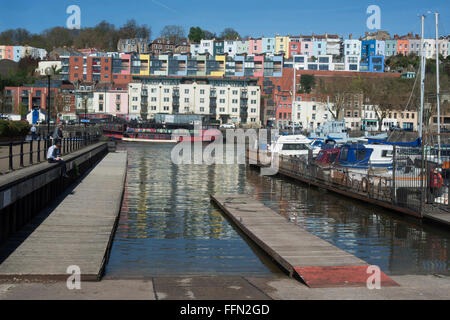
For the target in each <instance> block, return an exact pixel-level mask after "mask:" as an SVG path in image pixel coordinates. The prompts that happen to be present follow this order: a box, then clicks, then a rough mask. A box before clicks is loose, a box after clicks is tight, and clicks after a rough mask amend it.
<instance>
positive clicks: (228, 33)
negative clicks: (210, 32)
mask: <svg viewBox="0 0 450 320" xmlns="http://www.w3.org/2000/svg"><path fill="white" fill-rule="evenodd" d="M240 38H241V36H240V35H239V33H238V32H237V31H236V30H234V29H233V28H226V29H225V30H223V31H222V33H221V34H220V39H222V40H239V39H240Z"/></svg>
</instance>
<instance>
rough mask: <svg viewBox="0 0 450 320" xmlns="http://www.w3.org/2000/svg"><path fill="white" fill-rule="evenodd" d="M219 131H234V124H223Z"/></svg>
mask: <svg viewBox="0 0 450 320" xmlns="http://www.w3.org/2000/svg"><path fill="white" fill-rule="evenodd" d="M220 128H221V129H236V125H235V124H234V123H224V124H222V125H221V126H220Z"/></svg>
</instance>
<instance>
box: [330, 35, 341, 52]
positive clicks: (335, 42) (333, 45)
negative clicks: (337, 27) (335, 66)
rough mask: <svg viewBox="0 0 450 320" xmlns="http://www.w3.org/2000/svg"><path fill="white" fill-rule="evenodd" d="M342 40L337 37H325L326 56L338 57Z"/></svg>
mask: <svg viewBox="0 0 450 320" xmlns="http://www.w3.org/2000/svg"><path fill="white" fill-rule="evenodd" d="M341 43H342V40H341V39H340V38H339V37H330V36H327V55H332V56H339V55H340V54H341Z"/></svg>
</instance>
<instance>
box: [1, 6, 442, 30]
mask: <svg viewBox="0 0 450 320" xmlns="http://www.w3.org/2000/svg"><path fill="white" fill-rule="evenodd" d="M70 5H78V6H79V7H80V9H81V26H82V27H92V26H95V25H96V24H98V23H99V22H100V21H102V20H106V21H107V22H109V23H113V24H114V25H115V26H116V27H120V26H122V25H123V24H125V23H126V21H127V20H129V19H135V20H136V21H137V23H138V24H147V25H148V26H150V27H151V29H152V38H156V37H158V36H159V34H160V31H161V29H162V28H163V27H164V26H165V25H172V24H176V25H181V26H183V27H184V29H185V31H186V34H188V32H189V29H190V27H192V26H200V27H201V28H202V29H204V30H208V31H211V32H213V33H214V32H215V33H217V34H220V32H221V31H223V29H225V28H227V27H231V28H234V29H235V30H237V31H238V32H239V33H240V34H241V36H252V37H260V36H273V35H275V34H277V33H278V34H280V35H287V34H290V35H299V34H311V33H315V34H323V33H325V32H328V33H329V34H339V35H342V36H344V37H348V35H349V34H353V36H354V37H359V36H360V35H363V34H364V32H365V31H374V30H369V29H368V28H367V25H366V21H367V19H368V18H369V16H370V14H367V13H366V10H367V8H368V7H369V6H370V5H377V6H379V7H380V9H381V30H387V31H389V32H390V33H391V36H392V35H394V34H399V35H403V34H406V33H408V32H413V33H418V34H420V18H419V15H420V14H424V13H427V12H428V11H431V12H433V13H434V12H439V13H440V32H439V33H440V35H448V34H450V1H448V0H427V1H418V0H406V1H405V0H395V1H394V0H382V1H377V0H370V1H364V0H362V1H361V0H359V1H356V0H352V1H343V0H342V1H337V0H319V1H302V0H284V1H273V0H272V1H265V0H226V1H223V0H222V1H217V0H210V1H205V0H126V1H118V0H108V1H105V0H37V1H36V0H26V1H25V0H15V1H10V0H0V32H1V31H4V30H7V29H11V28H13V29H15V28H19V27H20V28H25V29H27V30H29V31H31V32H33V33H40V32H42V31H43V30H45V29H48V28H52V27H55V26H65V25H66V21H67V19H68V17H69V15H68V14H67V13H66V9H67V7H68V6H70ZM434 35H435V26H434V15H432V14H429V15H428V17H427V19H426V23H425V36H426V37H429V38H434Z"/></svg>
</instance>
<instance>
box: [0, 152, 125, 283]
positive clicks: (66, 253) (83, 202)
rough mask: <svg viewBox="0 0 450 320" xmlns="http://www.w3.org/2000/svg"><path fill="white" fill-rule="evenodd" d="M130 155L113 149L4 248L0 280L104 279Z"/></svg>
mask: <svg viewBox="0 0 450 320" xmlns="http://www.w3.org/2000/svg"><path fill="white" fill-rule="evenodd" d="M126 169H127V153H125V152H121V153H109V154H108V155H107V156H106V157H105V158H104V159H103V160H102V161H101V162H100V163H99V164H98V165H97V166H96V167H95V168H94V169H93V170H92V171H91V172H90V173H89V174H88V175H87V176H86V177H85V178H84V179H83V180H82V181H81V182H80V183H79V184H78V185H77V186H76V187H75V188H74V189H73V190H72V191H71V192H70V193H69V194H68V195H67V196H66V197H65V198H64V199H63V200H62V202H60V203H59V205H57V206H56V207H55V208H54V209H52V210H51V211H50V212H44V213H42V214H40V215H39V216H37V217H36V218H35V219H34V220H32V222H31V223H30V224H29V225H27V226H26V227H25V228H23V230H21V231H20V232H18V233H16V234H14V235H12V236H11V237H10V238H9V239H8V240H7V241H6V242H5V243H4V245H3V246H2V247H1V248H0V279H8V280H12V279H20V280H40V279H42V280H66V279H67V278H68V277H69V276H70V274H68V273H67V272H68V268H69V267H71V266H76V267H79V269H80V271H81V279H82V280H85V281H97V280H99V279H100V277H101V275H102V273H103V270H104V267H105V264H106V262H107V258H108V253H109V249H110V246H111V244H112V240H113V236H114V232H115V227H116V225H117V221H118V219H119V213H120V208H121V203H122V196H123V192H124V186H125V178H126V172H127V171H126Z"/></svg>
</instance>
